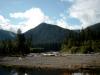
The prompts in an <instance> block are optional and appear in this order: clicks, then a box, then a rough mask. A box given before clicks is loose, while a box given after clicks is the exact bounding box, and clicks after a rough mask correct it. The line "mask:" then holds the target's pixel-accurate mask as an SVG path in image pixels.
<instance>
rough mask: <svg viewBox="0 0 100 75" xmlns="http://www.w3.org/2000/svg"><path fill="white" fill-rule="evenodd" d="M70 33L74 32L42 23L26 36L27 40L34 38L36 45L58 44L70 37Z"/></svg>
mask: <svg viewBox="0 0 100 75" xmlns="http://www.w3.org/2000/svg"><path fill="white" fill-rule="evenodd" d="M70 32H73V31H71V30H68V29H64V28H61V27H59V26H56V25H51V24H46V23H41V24H40V25H38V26H37V27H36V28H34V29H31V30H29V31H27V32H26V33H25V36H26V37H27V38H28V37H31V36H32V39H33V43H34V44H46V43H58V42H62V41H63V40H64V39H65V38H66V37H68V36H69V34H70Z"/></svg>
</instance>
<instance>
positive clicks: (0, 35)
mask: <svg viewBox="0 0 100 75" xmlns="http://www.w3.org/2000/svg"><path fill="white" fill-rule="evenodd" d="M15 37H16V34H15V33H13V32H10V31H6V30H2V29H0V40H8V39H10V40H11V39H14V38H15Z"/></svg>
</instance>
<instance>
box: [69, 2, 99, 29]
mask: <svg viewBox="0 0 100 75" xmlns="http://www.w3.org/2000/svg"><path fill="white" fill-rule="evenodd" d="M99 5H100V0H75V2H74V3H73V5H72V6H71V8H70V10H69V12H70V17H74V18H76V19H79V20H80V22H81V23H82V27H87V26H89V25H92V24H94V23H98V22H100V7H99Z"/></svg>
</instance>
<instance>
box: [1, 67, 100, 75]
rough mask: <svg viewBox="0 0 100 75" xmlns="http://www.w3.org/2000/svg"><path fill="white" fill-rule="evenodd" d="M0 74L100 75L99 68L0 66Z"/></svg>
mask: <svg viewBox="0 0 100 75" xmlns="http://www.w3.org/2000/svg"><path fill="white" fill-rule="evenodd" d="M0 75H100V70H98V71H94V70H92V71H91V70H88V71H87V70H86V71H84V70H83V71H70V70H58V69H40V68H38V69H36V68H33V69H25V68H17V69H14V68H4V67H3V68H0Z"/></svg>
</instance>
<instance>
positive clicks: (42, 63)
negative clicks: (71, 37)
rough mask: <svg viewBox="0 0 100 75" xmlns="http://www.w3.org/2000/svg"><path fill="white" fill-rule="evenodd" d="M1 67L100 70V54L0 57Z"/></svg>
mask: <svg viewBox="0 0 100 75" xmlns="http://www.w3.org/2000/svg"><path fill="white" fill-rule="evenodd" d="M0 65H1V66H12V67H27V68H34V67H36V68H55V69H72V70H77V69H95V68H100V54H68V55H66V56H32V57H23V58H22V57H0Z"/></svg>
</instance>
